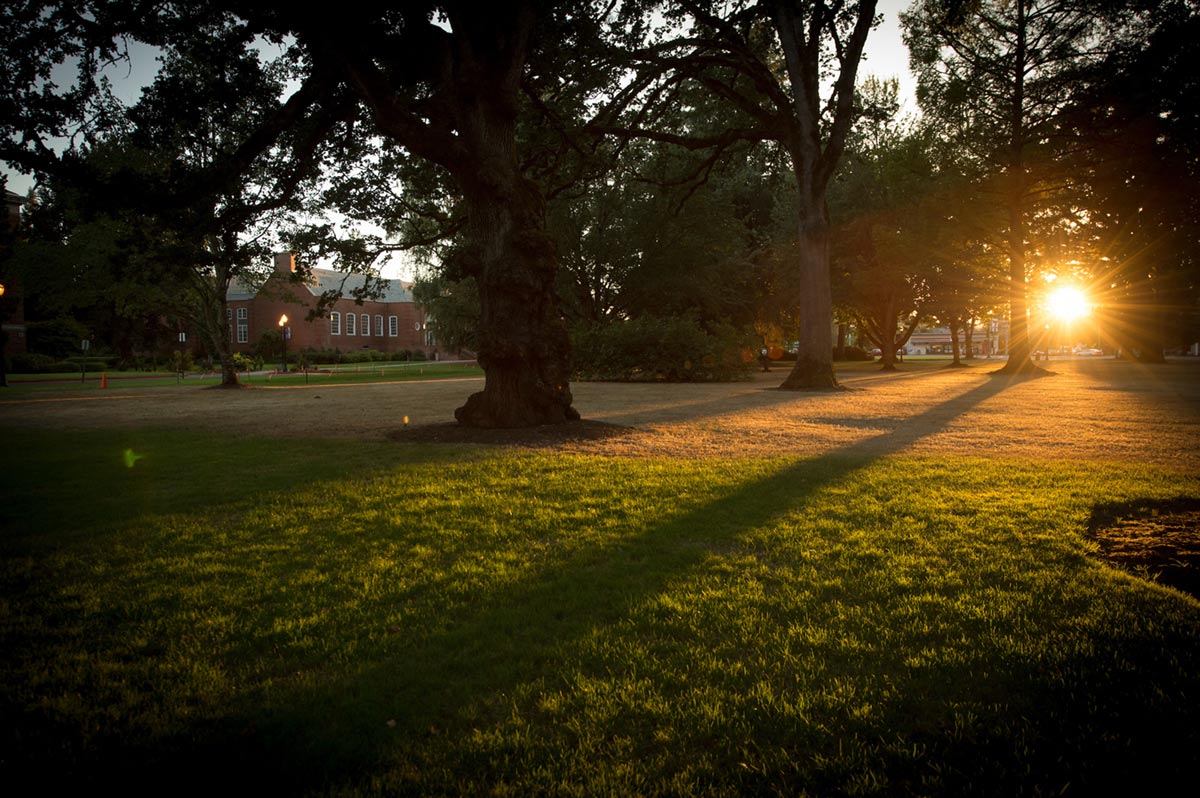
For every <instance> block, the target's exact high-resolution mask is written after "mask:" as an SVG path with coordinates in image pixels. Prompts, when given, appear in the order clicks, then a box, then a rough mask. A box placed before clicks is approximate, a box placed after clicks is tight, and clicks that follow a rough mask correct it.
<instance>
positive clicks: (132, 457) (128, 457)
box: [125, 449, 145, 468]
mask: <svg viewBox="0 0 1200 798" xmlns="http://www.w3.org/2000/svg"><path fill="white" fill-rule="evenodd" d="M144 456H145V455H141V454H137V453H136V452H134V451H133V449H126V450H125V467H126V468H133V464H134V463H136V462H137V461H138V460H141V459H142V458H143V457H144Z"/></svg>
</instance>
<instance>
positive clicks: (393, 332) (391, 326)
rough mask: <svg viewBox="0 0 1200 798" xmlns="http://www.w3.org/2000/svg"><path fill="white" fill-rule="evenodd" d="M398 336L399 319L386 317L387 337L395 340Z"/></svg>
mask: <svg viewBox="0 0 1200 798" xmlns="http://www.w3.org/2000/svg"><path fill="white" fill-rule="evenodd" d="M399 334H400V319H398V318H396V317H395V316H388V337H389V338H395V337H396V336H397V335H399Z"/></svg>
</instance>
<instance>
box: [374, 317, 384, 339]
mask: <svg viewBox="0 0 1200 798" xmlns="http://www.w3.org/2000/svg"><path fill="white" fill-rule="evenodd" d="M375 336H376V337H378V338H382V337H383V316H376V317H375Z"/></svg>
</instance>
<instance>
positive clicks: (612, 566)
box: [170, 381, 1006, 789]
mask: <svg viewBox="0 0 1200 798" xmlns="http://www.w3.org/2000/svg"><path fill="white" fill-rule="evenodd" d="M1005 387H1006V384H1005V383H1004V382H1002V381H989V382H987V383H985V384H983V385H980V386H978V387H976V388H973V389H971V390H969V391H966V392H965V393H963V394H961V395H959V396H956V397H953V398H951V399H948V400H946V401H945V402H942V403H941V404H939V405H937V406H936V407H933V408H931V409H930V410H928V411H926V413H925V414H923V415H922V416H921V417H920V418H918V419H916V421H917V423H913V424H908V425H904V426H901V427H899V428H897V429H895V430H893V431H891V432H889V433H885V434H883V435H881V436H877V437H875V438H872V439H870V440H868V441H864V442H862V443H860V444H856V445H853V446H849V447H846V448H844V449H842V450H840V451H839V452H837V453H835V454H831V455H827V456H824V457H819V458H815V459H811V460H805V461H802V462H800V463H797V464H795V465H791V466H788V467H785V468H783V469H781V470H779V471H777V472H776V473H774V474H772V475H771V476H769V477H767V478H765V479H762V480H758V481H755V482H753V483H751V484H748V485H745V486H744V487H740V488H739V489H737V490H735V491H733V492H732V493H730V494H729V495H726V496H724V497H722V498H720V499H718V500H716V501H713V502H710V503H707V504H705V505H704V506H702V507H698V508H695V509H692V510H690V511H688V512H685V513H684V514H682V515H677V516H674V517H672V518H670V519H669V520H667V521H665V522H664V523H661V524H659V525H657V526H655V527H654V528H652V529H651V530H649V531H648V532H647V533H646V534H644V535H641V536H639V537H636V538H633V539H629V540H625V541H624V542H623V543H621V544H620V545H619V546H618V547H617V548H615V549H606V550H604V551H602V552H592V551H587V552H583V553H581V554H580V555H579V556H577V557H575V558H573V559H571V560H569V561H567V562H562V563H556V564H554V565H553V566H552V567H550V568H548V569H547V570H545V571H544V572H542V573H540V574H539V575H538V576H537V577H535V578H533V579H530V580H528V581H527V582H525V583H524V584H522V585H520V586H517V587H515V588H513V589H511V590H509V591H508V592H507V593H506V594H505V595H502V596H496V597H493V598H492V599H491V600H487V601H481V602H479V604H478V605H477V611H475V612H473V614H467V615H465V616H464V617H461V618H458V619H456V620H455V622H453V623H452V624H451V625H449V627H448V628H447V629H446V630H445V631H443V632H440V633H438V634H435V635H433V636H432V637H430V638H428V639H427V640H425V641H424V642H423V643H422V644H420V645H417V646H414V647H412V648H411V649H409V650H408V651H407V652H406V653H405V654H404V655H403V656H398V657H394V658H391V659H389V660H388V661H387V662H384V663H378V664H375V665H373V666H371V667H369V668H367V669H366V670H364V671H362V672H360V673H358V674H356V675H355V676H354V677H353V679H352V680H351V681H350V682H348V683H341V682H338V683H334V684H331V685H327V686H326V687H324V688H322V689H319V690H318V691H316V692H313V693H307V694H304V693H302V694H298V695H294V696H289V697H288V699H287V700H286V701H285V702H283V703H284V704H286V706H279V705H277V706H275V707H273V709H272V711H271V713H270V714H269V715H268V716H267V720H266V721H265V723H264V722H263V715H262V714H261V713H260V710H259V708H258V707H247V708H246V710H245V712H246V716H245V718H244V719H243V720H242V721H239V722H238V723H239V724H251V723H258V724H259V725H257V726H256V727H255V732H254V735H253V739H252V740H245V739H242V740H239V741H238V743H237V745H236V746H235V748H234V750H225V751H224V755H227V756H230V757H233V758H235V759H241V760H242V761H243V762H244V764H247V765H248V764H251V763H253V764H254V768H255V770H256V772H257V773H258V775H259V776H260V777H261V778H262V779H263V780H264V785H275V786H279V785H281V784H286V785H289V787H291V788H296V789H300V788H302V787H304V786H305V785H309V786H311V785H313V784H321V783H338V782H341V781H342V780H344V779H347V778H349V779H351V780H353V778H354V774H356V773H361V772H364V771H369V770H370V769H371V768H372V767H373V766H375V765H376V764H377V763H378V762H379V760H380V758H381V757H383V756H384V755H385V754H386V752H387V751H389V750H391V749H393V748H394V747H395V746H396V744H397V740H398V738H399V739H401V740H402V739H403V738H405V737H409V738H412V737H416V738H427V737H430V736H436V735H438V734H440V733H443V729H444V728H445V727H446V726H447V725H458V724H460V723H462V722H463V716H464V713H465V714H469V713H470V712H474V711H477V705H488V704H490V703H492V702H495V701H499V702H500V704H501V707H502V705H503V699H502V698H501V697H502V696H505V695H508V694H510V693H511V692H512V691H513V689H514V688H515V687H516V686H517V685H518V684H520V682H521V681H522V680H523V679H525V678H527V677H528V676H529V674H531V673H541V672H544V671H546V670H553V666H548V665H547V663H553V662H555V661H557V660H558V659H559V658H561V657H562V651H563V650H564V649H565V648H569V647H570V646H571V645H572V641H578V640H580V639H582V638H584V637H585V636H587V635H588V634H589V633H591V632H592V631H593V630H594V629H596V628H597V627H603V626H605V625H608V624H612V623H615V622H618V621H620V620H621V619H622V618H624V617H625V616H626V615H627V613H628V612H629V608H630V606H631V605H632V604H633V603H635V602H637V601H638V600H640V599H641V598H642V597H646V596H650V595H654V594H656V593H658V592H659V591H661V590H663V589H664V588H665V587H666V585H667V584H668V583H669V582H670V581H671V580H672V579H674V578H676V577H678V576H679V575H681V574H684V573H686V572H688V571H689V569H692V568H694V567H695V566H697V564H699V563H700V562H702V561H703V560H704V559H705V558H706V557H708V556H709V555H710V554H712V553H713V552H714V551H721V550H724V549H726V548H727V547H728V546H730V545H731V544H732V543H733V542H734V541H736V539H737V538H738V536H739V535H740V534H741V533H743V532H744V531H746V530H749V529H754V528H756V527H759V526H761V525H763V524H766V523H768V522H769V521H771V520H772V519H773V518H776V517H778V516H779V515H780V514H783V513H787V512H791V511H797V510H799V509H801V508H803V506H804V504H805V503H806V501H807V500H808V499H809V497H811V496H813V495H814V494H816V493H818V492H819V491H821V490H822V489H823V488H825V487H828V486H831V485H835V484H837V483H839V482H841V481H842V480H845V479H846V478H847V477H849V476H851V475H852V474H853V473H854V472H856V471H858V470H860V469H862V468H865V467H867V466H868V465H870V464H871V462H873V461H874V460H876V459H878V458H880V457H884V456H887V455H889V454H893V453H897V452H900V451H902V450H903V449H905V448H906V447H907V446H909V445H910V444H912V443H914V442H915V441H917V440H918V439H920V438H921V437H923V436H924V435H928V434H934V433H936V432H937V431H939V430H941V429H942V428H944V427H945V426H946V425H947V424H949V423H950V422H952V421H953V420H954V419H955V418H957V417H958V416H959V415H961V414H962V413H964V412H966V411H967V410H969V409H971V408H972V407H974V406H975V405H977V404H978V403H980V402H983V401H985V400H986V399H988V398H990V397H992V396H995V395H996V394H997V393H999V392H1000V391H1002V390H1003V389H1004V388H1005ZM581 597H583V600H585V601H586V602H587V603H581ZM548 608H553V609H552V611H550V612H547V610H548ZM497 640H503V641H505V644H504V648H503V649H502V650H496V649H495V648H493V647H492V646H494V644H495V641H497ZM379 696H386V697H387V700H386V701H384V702H379V703H373V701H375V698H377V697H379ZM364 697H366V698H368V700H366V701H364V700H363V699H364ZM372 697H375V698H372ZM255 719H257V720H255ZM389 722H392V723H393V724H394V725H389ZM242 728H243V729H244V728H246V726H244V725H243V726H242ZM364 729H366V730H367V731H366V732H365V736H364V732H363V730H364ZM170 766H171V767H172V768H173V767H175V766H176V763H172V764H171V765H170ZM198 775H201V774H198Z"/></svg>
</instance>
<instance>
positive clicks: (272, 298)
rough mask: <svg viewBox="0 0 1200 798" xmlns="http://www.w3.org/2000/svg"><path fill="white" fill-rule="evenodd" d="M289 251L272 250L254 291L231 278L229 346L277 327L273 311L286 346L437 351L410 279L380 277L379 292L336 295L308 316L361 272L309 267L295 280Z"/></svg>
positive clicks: (358, 283)
mask: <svg viewBox="0 0 1200 798" xmlns="http://www.w3.org/2000/svg"><path fill="white" fill-rule="evenodd" d="M295 271H296V259H295V256H294V255H292V254H290V253H281V254H278V255H276V256H275V268H274V271H273V272H272V273H271V276H270V277H268V278H267V280H266V282H265V283H264V284H263V286H262V288H260V289H259V290H258V291H254V290H252V289H250V288H248V287H246V286H243V285H239V284H234V285H231V286H230V288H229V291H228V293H227V294H226V302H227V318H228V321H229V334H230V336H231V338H232V340H233V351H234V352H247V351H249V350H250V348H251V347H252V346H254V345H255V344H257V343H258V342H259V341H260V340H261V339H262V337H263V335H264V334H265V333H278V331H279V317H280V316H282V315H287V318H288V322H287V323H288V326H289V327H290V328H291V338H290V339H289V340H288V349H289V350H290V351H300V350H302V349H309V348H311V349H325V350H327V349H337V350H340V351H342V352H349V351H353V350H356V349H374V350H376V351H379V352H397V351H400V350H402V349H407V350H409V351H413V350H421V351H422V352H424V353H425V354H426V355H427V356H429V357H430V358H433V357H434V356H435V355H437V354H438V348H437V345H436V343H435V342H434V340H433V338H432V336H431V334H430V333H429V332H428V331H427V330H426V326H425V311H424V309H423V308H422V307H421V306H420V305H418V304H417V303H416V302H415V301H413V296H412V284H411V283H404V282H402V281H400V280H385V281H384V282H385V289H384V292H383V295H382V296H381V297H380V298H379V299H375V300H363V302H362V304H358V303H357V302H355V301H354V299H350V298H345V297H343V298H342V299H339V300H338V301H337V302H336V303H334V304H333V305H332V306H331V307H330V308H328V310H327V311H326V313H325V315H324V316H323V317H321V318H315V319H313V320H311V321H309V320H308V318H307V317H308V312H309V311H310V310H311V309H312V308H314V307H315V306H316V303H317V299H318V298H319V297H320V296H321V295H322V294H323V293H325V292H326V291H330V290H337V289H340V290H341V291H342V292H343V294H345V295H347V296H350V295H351V292H352V291H353V290H354V289H356V288H360V287H362V285H363V283H364V280H365V278H364V277H363V276H362V275H357V274H343V273H342V272H335V271H332V270H330V269H312V270H311V275H310V277H309V279H308V281H307V282H295V281H294V278H293V274H294V273H295Z"/></svg>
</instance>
